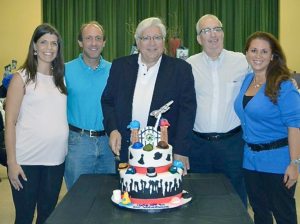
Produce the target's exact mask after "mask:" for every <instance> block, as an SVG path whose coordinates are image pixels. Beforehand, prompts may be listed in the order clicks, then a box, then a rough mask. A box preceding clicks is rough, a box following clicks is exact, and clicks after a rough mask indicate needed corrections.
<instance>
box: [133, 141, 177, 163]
mask: <svg viewBox="0 0 300 224" xmlns="http://www.w3.org/2000/svg"><path fill="white" fill-rule="evenodd" d="M172 149H173V148H172V146H171V145H169V148H168V149H158V148H156V147H154V149H153V150H152V151H144V150H143V149H142V148H141V149H133V148H132V147H131V146H130V147H129V165H131V166H133V167H162V166H170V165H171V164H172V162H173V156H172Z"/></svg>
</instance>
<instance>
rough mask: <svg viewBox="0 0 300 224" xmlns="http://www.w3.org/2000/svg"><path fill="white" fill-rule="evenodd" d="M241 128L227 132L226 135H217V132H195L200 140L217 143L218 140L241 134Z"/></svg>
mask: <svg viewBox="0 0 300 224" xmlns="http://www.w3.org/2000/svg"><path fill="white" fill-rule="evenodd" d="M241 130H242V129H241V126H237V127H236V128H234V129H232V130H230V131H228V132H226V133H216V132H213V133H200V132H196V131H193V132H194V134H195V135H196V136H198V137H200V138H203V139H205V140H207V141H217V140H220V139H224V138H228V137H230V136H233V135H235V134H237V133H239V132H240V131H241Z"/></svg>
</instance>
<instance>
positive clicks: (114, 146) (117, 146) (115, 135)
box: [109, 130, 122, 156]
mask: <svg viewBox="0 0 300 224" xmlns="http://www.w3.org/2000/svg"><path fill="white" fill-rule="evenodd" d="M121 140H122V137H121V134H120V132H119V131H118V130H113V131H112V132H111V133H110V135H109V146H110V147H111V150H112V151H113V153H114V154H115V155H116V156H120V150H121Z"/></svg>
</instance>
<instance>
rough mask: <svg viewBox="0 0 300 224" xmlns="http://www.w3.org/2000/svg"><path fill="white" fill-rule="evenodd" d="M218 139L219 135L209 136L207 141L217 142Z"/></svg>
mask: <svg viewBox="0 0 300 224" xmlns="http://www.w3.org/2000/svg"><path fill="white" fill-rule="evenodd" d="M219 139H220V135H212V136H209V140H210V141H217V140H219Z"/></svg>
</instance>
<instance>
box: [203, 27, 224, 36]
mask: <svg viewBox="0 0 300 224" xmlns="http://www.w3.org/2000/svg"><path fill="white" fill-rule="evenodd" d="M222 31H223V27H221V26H217V27H214V28H204V29H201V30H200V32H199V33H198V35H200V34H201V33H203V34H204V35H206V34H208V33H211V32H214V33H220V32H222Z"/></svg>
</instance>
